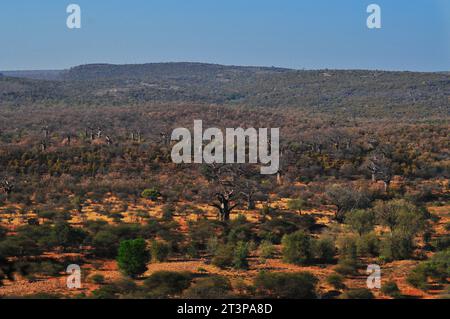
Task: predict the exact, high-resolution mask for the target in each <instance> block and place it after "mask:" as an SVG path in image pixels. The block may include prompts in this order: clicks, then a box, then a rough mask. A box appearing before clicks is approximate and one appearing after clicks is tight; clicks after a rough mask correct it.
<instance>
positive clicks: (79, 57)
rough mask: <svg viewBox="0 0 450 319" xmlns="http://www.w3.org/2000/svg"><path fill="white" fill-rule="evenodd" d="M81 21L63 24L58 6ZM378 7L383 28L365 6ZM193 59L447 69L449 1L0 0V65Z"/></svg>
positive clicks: (297, 65) (301, 65) (5, 67)
mask: <svg viewBox="0 0 450 319" xmlns="http://www.w3.org/2000/svg"><path fill="white" fill-rule="evenodd" d="M70 3H76V4H79V5H80V6H81V9H82V28H81V29H80V30H69V29H68V28H67V27H66V18H67V15H68V14H67V13H66V7H67V5H69V4H70ZM371 3H377V4H379V5H380V6H381V8H382V29H381V30H369V29H368V28H367V27H366V19H367V17H368V14H367V13H366V8H367V6H368V5H369V4H371ZM167 61H196V62H210V63H220V64H234V65H266V66H279V67H290V68H297V69H302V68H306V69H318V68H339V69H349V68H351V69H387V70H415V71H443V70H450V0H368V1H366V0H308V1H306V0H128V1H119V0H108V1H106V0H69V1H65V0H46V1H36V0H14V1H13V0H2V1H1V3H0V70H20V69H61V68H68V67H70V66H75V65H79V64H85V63H99V62H102V63H103V62H104V63H145V62H167Z"/></svg>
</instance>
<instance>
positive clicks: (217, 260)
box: [211, 244, 234, 268]
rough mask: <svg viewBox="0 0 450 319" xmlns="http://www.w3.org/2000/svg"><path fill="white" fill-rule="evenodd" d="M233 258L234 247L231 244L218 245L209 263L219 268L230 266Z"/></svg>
mask: <svg viewBox="0 0 450 319" xmlns="http://www.w3.org/2000/svg"><path fill="white" fill-rule="evenodd" d="M233 259H234V247H233V245H231V244H227V245H223V244H222V245H219V247H218V248H217V251H216V254H215V255H214V257H213V259H212V261H211V263H212V264H213V265H215V266H217V267H219V268H226V267H231V266H232V265H233Z"/></svg>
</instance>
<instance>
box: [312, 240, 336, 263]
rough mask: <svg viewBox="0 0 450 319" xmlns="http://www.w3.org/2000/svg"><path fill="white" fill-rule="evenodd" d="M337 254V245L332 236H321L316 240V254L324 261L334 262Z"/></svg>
mask: <svg viewBox="0 0 450 319" xmlns="http://www.w3.org/2000/svg"><path fill="white" fill-rule="evenodd" d="M335 255H336V245H335V244H334V241H333V239H331V238H321V239H319V240H316V241H315V242H314V256H315V257H316V258H317V259H318V260H319V261H320V262H324V263H332V262H333V261H334V257H335Z"/></svg>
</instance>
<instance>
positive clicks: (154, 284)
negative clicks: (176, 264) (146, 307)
mask: <svg viewBox="0 0 450 319" xmlns="http://www.w3.org/2000/svg"><path fill="white" fill-rule="evenodd" d="M191 281H192V274H190V273H186V272H182V273H181V272H171V271H158V272H155V273H153V274H152V275H151V276H150V277H148V278H147V279H146V280H145V281H144V286H143V289H144V290H145V291H146V294H147V296H148V297H149V298H170V297H175V296H179V295H181V293H182V292H183V291H184V290H185V289H187V288H189V286H190V284H191Z"/></svg>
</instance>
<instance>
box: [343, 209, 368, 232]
mask: <svg viewBox="0 0 450 319" xmlns="http://www.w3.org/2000/svg"><path fill="white" fill-rule="evenodd" d="M345 223H346V224H348V225H350V227H351V228H352V229H353V230H354V231H355V232H357V233H358V234H359V235H360V236H361V235H363V234H366V233H369V232H371V231H372V230H373V228H374V226H375V215H374V213H373V212H372V211H371V210H362V209H358V210H352V211H351V212H349V213H347V214H346V215H345Z"/></svg>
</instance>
